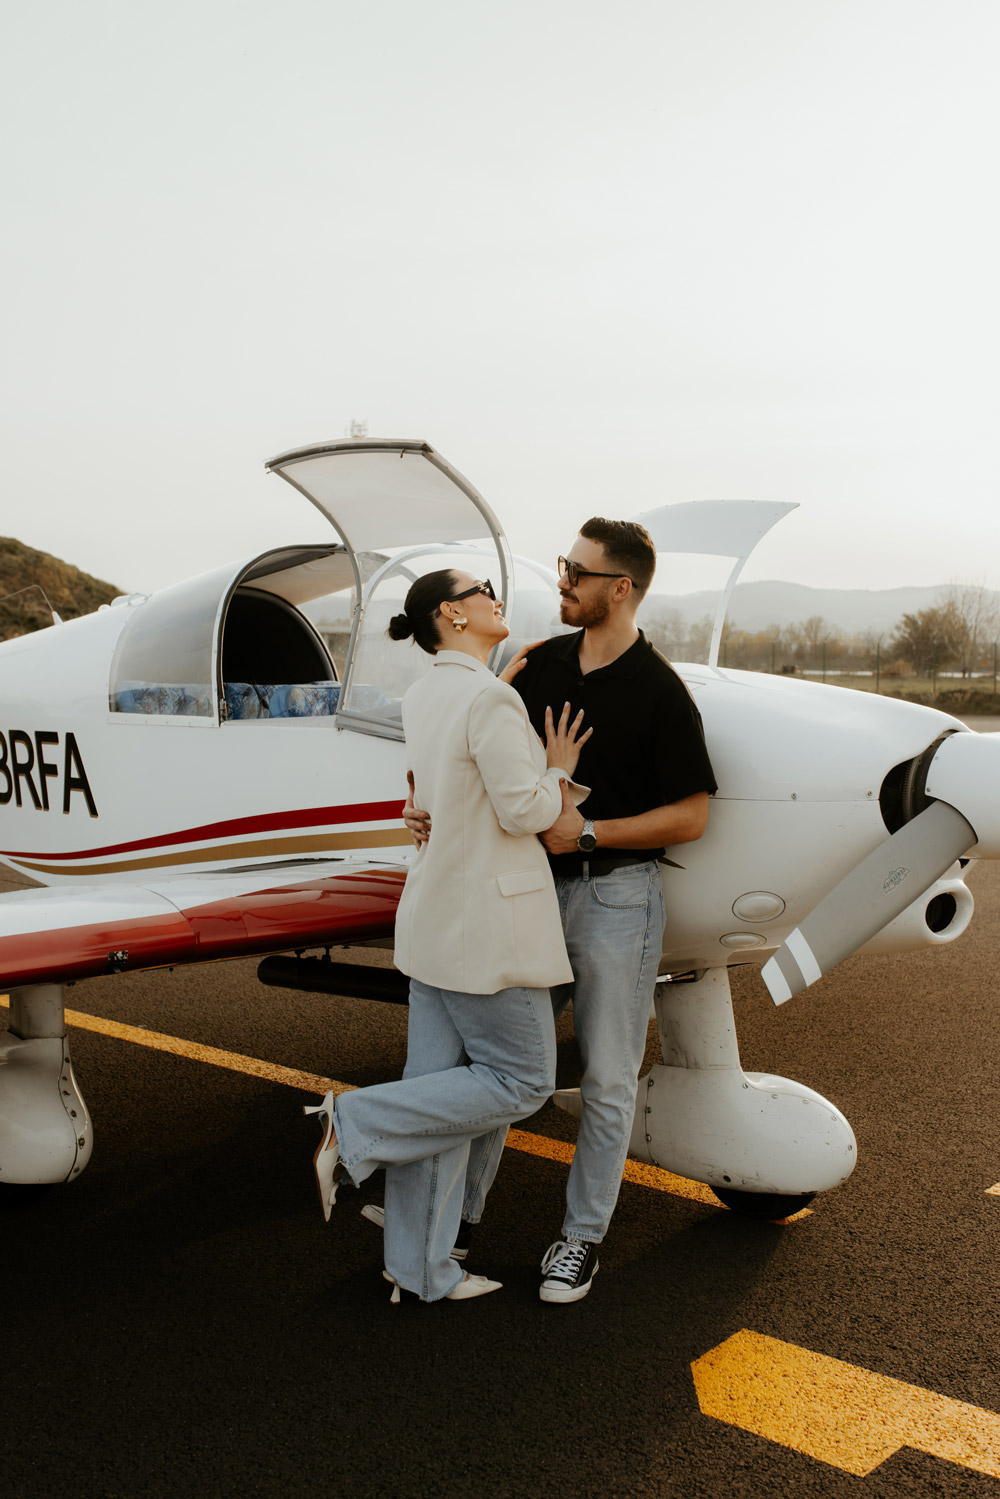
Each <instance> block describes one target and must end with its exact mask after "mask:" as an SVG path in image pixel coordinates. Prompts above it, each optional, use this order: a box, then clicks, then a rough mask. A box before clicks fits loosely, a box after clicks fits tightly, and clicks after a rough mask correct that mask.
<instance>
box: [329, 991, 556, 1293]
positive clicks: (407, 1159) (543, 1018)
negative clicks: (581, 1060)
mask: <svg viewBox="0 0 1000 1499" xmlns="http://www.w3.org/2000/svg"><path fill="white" fill-rule="evenodd" d="M555 1065H556V1038H555V1025H554V1022H553V1017H552V1001H551V998H550V995H549V991H548V989H501V990H499V992H498V993H496V994H460V993H457V992H455V991H454V990H451V989H435V988H433V987H432V986H431V985H429V984H422V983H420V982H419V980H417V979H411V980H410V1018H409V1035H408V1050H407V1059H406V1068H405V1070H404V1072H403V1076H402V1079H401V1080H400V1081H399V1082H392V1083H378V1084H376V1085H375V1086H374V1087H371V1088H360V1089H358V1090H357V1091H356V1092H353V1093H342V1094H341V1095H340V1097H339V1098H338V1099H337V1100H336V1105H335V1111H334V1112H335V1121H334V1127H335V1129H336V1132H337V1140H338V1143H339V1146H340V1156H341V1160H342V1161H343V1162H344V1165H345V1167H346V1169H347V1171H348V1173H349V1175H350V1176H351V1178H352V1180H353V1181H354V1182H355V1183H357V1184H359V1185H360V1183H361V1182H363V1181H364V1180H365V1178H366V1177H368V1176H370V1175H371V1173H372V1172H373V1171H377V1170H378V1169H379V1167H383V1166H384V1167H385V1168H386V1177H385V1267H386V1269H387V1270H388V1272H389V1274H390V1275H391V1276H392V1277H393V1279H394V1280H396V1281H398V1283H399V1284H400V1285H401V1286H402V1287H403V1288H404V1289H405V1290H407V1291H415V1292H416V1293H417V1295H418V1296H420V1297H421V1299H422V1300H423V1301H438V1300H440V1298H441V1297H443V1296H447V1294H448V1292H449V1291H451V1290H453V1289H454V1287H455V1286H457V1285H458V1283H459V1281H460V1280H461V1279H462V1278H463V1275H464V1271H463V1270H462V1268H461V1266H460V1265H458V1264H457V1263H456V1261H455V1260H453V1259H452V1258H451V1251H452V1249H453V1247H454V1244H455V1238H456V1235H457V1234H458V1228H459V1222H460V1219H461V1216H462V1197H463V1193H464V1191H465V1187H466V1168H467V1166H468V1163H469V1145H470V1142H471V1141H472V1140H474V1139H476V1138H477V1137H480V1136H482V1135H484V1134H485V1135H487V1136H489V1135H491V1134H492V1133H493V1132H494V1131H498V1132H499V1136H498V1138H500V1139H501V1142H502V1139H503V1138H505V1137H506V1133H507V1127H508V1126H509V1125H511V1124H516V1123H517V1122H518V1120H520V1119H524V1118H526V1117H527V1115H528V1114H532V1113H534V1111H535V1110H536V1109H538V1108H540V1107H541V1105H542V1104H543V1103H544V1102H545V1100H546V1099H547V1098H548V1097H549V1095H550V1094H551V1092H552V1090H553V1088H554V1087H555ZM491 1155H492V1152H491ZM491 1170H495V1163H492V1161H491ZM491 1180H492V1176H491Z"/></svg>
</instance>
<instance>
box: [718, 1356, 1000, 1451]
mask: <svg viewBox="0 0 1000 1499" xmlns="http://www.w3.org/2000/svg"><path fill="white" fill-rule="evenodd" d="M691 1370H692V1373H693V1374H694V1386H695V1390H696V1391H697V1394H698V1404H699V1405H700V1406H701V1409H702V1412H703V1413H704V1414H705V1415H706V1416H714V1418H715V1419H716V1420H717V1421H725V1422H726V1423H727V1424H728V1425H730V1426H739V1427H740V1428H741V1429H742V1430H743V1431H749V1432H753V1434H754V1435H755V1436H760V1437H765V1438H766V1439H767V1440H768V1441H769V1442H777V1443H780V1445H781V1446H782V1447H791V1448H792V1449H793V1450H794V1451H796V1452H804V1453H805V1454H806V1455H807V1456H808V1457H813V1458H816V1459H817V1460H818V1461H819V1462H822V1463H829V1465H830V1466H831V1467H834V1468H840V1469H841V1470H842V1471H843V1472H845V1473H853V1474H854V1475H855V1476H856V1477H858V1478H862V1477H865V1476H867V1475H868V1474H869V1473H872V1472H874V1470H875V1469H876V1468H877V1467H879V1466H880V1464H882V1463H884V1462H885V1460H886V1459H887V1458H889V1457H891V1456H892V1455H893V1453H895V1452H898V1451H899V1450H900V1448H902V1447H913V1448H915V1449H916V1451H918V1452H926V1453H928V1454H929V1455H930V1456H931V1457H939V1458H943V1459H944V1460H945V1462H950V1463H957V1464H958V1465H959V1466H960V1467H963V1468H971V1469H972V1471H973V1472H974V1473H986V1474H988V1475H989V1476H990V1477H991V1478H1000V1415H997V1414H996V1413H995V1412H993V1411H984V1410H980V1409H979V1407H978V1406H975V1405H966V1404H965V1403H964V1402H963V1401H961V1400H952V1399H951V1398H950V1397H949V1396H947V1395H936V1394H935V1393H934V1392H933V1390H924V1389H921V1388H920V1387H919V1386H918V1385H911V1384H904V1383H903V1381H902V1380H899V1379H890V1378H888V1377H887V1376H886V1375H884V1374H872V1373H871V1372H870V1371H869V1370H867V1369H859V1368H856V1367H855V1366H854V1365H853V1364H847V1363H843V1362H842V1361H841V1360H840V1359H836V1358H827V1357H826V1356H825V1355H824V1354H821V1353H812V1352H811V1351H810V1350H809V1349H808V1348H799V1347H797V1346H796V1345H795V1344H794V1343H782V1342H779V1341H778V1339H777V1338H767V1337H764V1336H763V1335H762V1334H761V1333H756V1332H748V1331H747V1330H746V1329H745V1328H744V1329H743V1331H742V1332H738V1333H735V1334H734V1336H733V1337H731V1338H727V1339H726V1341H725V1342H724V1343H720V1344H719V1345H718V1347H717V1348H713V1349H711V1351H710V1352H709V1353H706V1354H704V1355H703V1356H702V1357H701V1358H700V1359H696V1360H695V1362H694V1363H693V1364H692V1365H691Z"/></svg>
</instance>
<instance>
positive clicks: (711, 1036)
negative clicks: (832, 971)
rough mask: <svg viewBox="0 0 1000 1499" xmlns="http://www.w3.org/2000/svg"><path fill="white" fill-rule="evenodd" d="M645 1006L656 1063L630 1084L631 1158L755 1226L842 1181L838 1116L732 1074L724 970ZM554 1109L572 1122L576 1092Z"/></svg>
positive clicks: (791, 1087)
mask: <svg viewBox="0 0 1000 1499" xmlns="http://www.w3.org/2000/svg"><path fill="white" fill-rule="evenodd" d="M654 1003H655V1008H656V1020H657V1025H658V1027H659V1032H660V1047H661V1050H662V1054H663V1063H662V1065H658V1066H656V1067H652V1068H651V1069H650V1071H649V1072H648V1073H647V1074H646V1075H645V1077H643V1078H642V1079H641V1080H640V1082H639V1092H638V1096H637V1098H636V1106H635V1120H634V1123H633V1126H632V1136H631V1139H630V1141H629V1154H630V1155H633V1156H637V1157H638V1158H639V1159H640V1160H643V1161H648V1162H649V1163H650V1164H651V1165H653V1166H660V1167H663V1168H664V1169H665V1170H667V1171H671V1172H673V1173H674V1174H675V1175H677V1176H686V1177H688V1178H689V1179H690V1180H692V1181H699V1182H705V1183H707V1185H708V1186H710V1187H711V1189H712V1191H713V1192H714V1193H715V1195H716V1196H717V1197H718V1198H719V1200H720V1202H722V1203H724V1204H725V1206H726V1207H728V1208H732V1209H733V1211H734V1212H738V1213H744V1214H747V1215H749V1216H750V1217H754V1218H767V1219H779V1218H787V1217H790V1216H791V1214H793V1213H797V1212H799V1211H800V1210H801V1209H802V1208H804V1207H805V1206H806V1204H807V1203H809V1202H811V1201H812V1199H813V1197H815V1195H816V1193H817V1192H824V1191H827V1190H829V1188H831V1187H837V1186H839V1185H840V1184H841V1182H844V1181H846V1180H847V1178H848V1177H849V1176H850V1174H851V1172H852V1171H853V1170H854V1166H855V1163H856V1161H857V1142H856V1141H855V1138H854V1131H853V1130H852V1129H851V1126H850V1125H849V1124H848V1122H847V1120H846V1119H845V1118H844V1116H843V1114H841V1112H840V1110H839V1109H837V1108H835V1107H834V1105H833V1104H832V1103H830V1102H828V1100H827V1099H825V1098H823V1097H822V1095H821V1094H819V1093H814V1092H813V1090H812V1089H811V1088H806V1087H804V1086H803V1084H802V1083H796V1082H792V1081H791V1080H790V1079H789V1078H787V1077H774V1076H772V1075H771V1074H770V1073H766V1072H744V1071H743V1069H742V1067H741V1066H740V1054H739V1047H738V1045H737V1040H736V1026H735V1022H734V1020H733V1007H732V1000H731V997H730V992H729V970H728V969H727V968H709V969H705V970H703V971H702V972H700V973H698V974H696V975H695V978H694V980H693V981H692V982H685V983H673V984H671V983H661V984H659V985H657V990H656V998H655V1001H654ZM555 1102H556V1103H557V1104H559V1105H560V1107H562V1108H564V1109H567V1110H568V1111H569V1112H570V1113H571V1114H575V1115H576V1116H577V1118H579V1117H580V1114H581V1110H582V1103H581V1098H580V1092H579V1090H578V1089H572V1090H566V1091H563V1092H558V1093H556V1094H555Z"/></svg>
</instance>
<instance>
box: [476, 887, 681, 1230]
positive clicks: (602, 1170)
mask: <svg viewBox="0 0 1000 1499" xmlns="http://www.w3.org/2000/svg"><path fill="white" fill-rule="evenodd" d="M556 892H557V894H558V896H559V908H560V911H561V913H562V918H563V930H564V933H565V937H566V949H567V952H568V953H569V960H570V963H571V965H572V968H573V974H574V983H573V984H566V985H560V986H558V987H556V988H554V989H553V990H552V1004H553V1009H554V1012H555V1014H556V1015H559V1014H560V1013H561V1012H562V1010H563V1009H564V1008H565V1006H566V1004H567V1002H568V1000H569V999H570V997H571V996H572V1000H573V1026H574V1029H575V1031H576V1039H577V1043H578V1045H579V1047H580V1055H581V1058H582V1060H583V1069H584V1070H583V1080H582V1082H581V1084H580V1092H581V1094H582V1097H583V1118H582V1119H581V1121H580V1131H579V1134H578V1136H577V1143H576V1153H575V1155H574V1157H573V1164H572V1166H571V1167H570V1173H569V1181H568V1182H567V1185H566V1216H565V1218H564V1220H563V1226H562V1237H563V1238H564V1239H569V1238H573V1239H582V1240H584V1241H585V1242H586V1243H588V1244H599V1243H600V1242H601V1240H602V1239H603V1238H604V1235H605V1233H606V1232H607V1229H608V1224H609V1223H610V1221H611V1215H612V1213H613V1212H614V1210H615V1204H616V1203H617V1201H618V1193H619V1190H620V1188H621V1180H622V1170H623V1168H624V1165H625V1157H626V1156H627V1154H628V1141H629V1135H630V1134H631V1132H632V1119H633V1116H634V1114H635V1096H636V1089H637V1083H638V1076H639V1068H640V1067H641V1066H642V1057H643V1052H644V1050H645V1046H646V1031H647V1026H648V1022H649V1012H650V1007H651V1005H652V1001H653V989H654V987H655V984H656V972H657V968H658V966H659V961H660V954H661V951H662V947H663V928H664V924H665V913H664V906H663V888H662V886H661V884H660V872H659V866H658V865H657V863H656V861H655V860H654V859H651V860H649V861H648V862H646V863H642V864H630V865H626V866H625V867H624V868H622V869H615V870H613V871H612V872H611V873H610V874H606V875H600V876H599V877H598V878H596V879H591V880H585V879H582V878H574V879H564V878H560V877H557V879H556ZM505 1138H506V1132H502V1133H501V1134H500V1136H496V1135H493V1134H491V1135H486V1136H484V1137H483V1138H482V1139H480V1140H477V1141H476V1142H475V1143H474V1145H473V1147H472V1151H471V1156H470V1161H469V1175H468V1183H467V1187H466V1194H465V1203H464V1207H463V1210H462V1216H463V1217H464V1218H466V1219H467V1220H468V1221H469V1222H470V1223H478V1221H479V1219H480V1218H481V1217H482V1213H483V1206H484V1204H485V1201H486V1194H487V1192H488V1191H489V1188H490V1185H491V1184H492V1181H493V1177H494V1176H495V1174H496V1169H497V1166H498V1165H499V1163H500V1154H501V1152H502V1150H503V1142H504V1139H505Z"/></svg>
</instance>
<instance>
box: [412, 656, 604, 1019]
mask: <svg viewBox="0 0 1000 1499" xmlns="http://www.w3.org/2000/svg"><path fill="white" fill-rule="evenodd" d="M560 706H561V705H560ZM403 727H404V729H405V731H406V748H407V756H408V763H409V767H410V769H411V770H412V771H413V777H414V784H415V787H416V793H415V801H416V805H417V806H418V807H422V808H424V809H425V810H426V811H428V812H429V813H430V815H431V836H430V839H429V841H428V842H427V843H424V844H422V845H421V846H420V848H419V849H418V850H417V853H416V855H415V857H414V861H413V864H412V866H411V868H410V873H409V874H408V876H407V879H406V884H405V886H404V887H403V895H402V899H401V900H400V902H399V910H398V912H397V914H396V953H395V961H396V966H397V968H400V969H401V970H402V972H403V973H407V974H409V975H410V977H411V978H417V979H420V980H421V982H423V983H425V984H432V985H433V986H434V987H435V988H438V989H456V990H459V991H460V992H462V993H466V994H495V993H496V992H497V990H498V989H510V988H515V987H518V986H521V985H524V986H525V987H528V988H539V989H543V988H547V987H548V985H550V984H558V983H568V982H569V981H570V980H571V979H572V977H573V974H572V970H571V969H570V966H569V960H568V958H567V957H566V945H565V943H564V941H563V934H562V923H561V921H560V919H559V906H558V902H557V900H556V893H555V886H554V884H553V882H552V873H551V870H550V869H549V863H548V859H547V858H546V856H545V850H544V848H543V847H542V845H541V843H539V841H538V839H537V838H536V837H535V834H536V833H540V832H542V831H543V830H544V829H545V828H548V827H551V826H552V824H553V823H554V822H555V820H556V818H557V817H558V816H559V812H560V809H561V807H562V792H561V789H560V782H561V781H562V780H564V779H565V780H566V782H567V785H568V787H569V789H570V793H571V795H572V797H573V800H574V802H577V803H579V802H582V801H585V800H586V798H587V796H588V795H589V794H590V793H589V790H588V789H587V787H585V786H578V785H577V784H576V783H575V782H574V781H571V780H570V779H569V777H568V776H566V775H565V772H564V771H561V770H546V768H545V751H544V750H543V749H542V746H541V745H540V743H539V741H538V737H537V735H536V734H535V732H534V730H533V729H532V727H531V724H530V722H529V720H528V714H527V711H526V709H525V707H524V704H523V703H522V701H521V699H520V698H519V697H518V695H517V693H516V692H515V691H514V689H513V687H508V686H507V684H506V682H501V681H499V679H498V678H497V677H495V676H494V675H493V673H492V672H491V671H490V670H489V668H488V667H486V666H484V665H482V663H481V662H479V661H476V660H475V659H474V658H473V657H472V656H467V655H465V654H464V652H462V651H438V653H437V655H436V656H435V657H434V665H433V667H432V669H431V670H430V671H429V672H428V673H427V675H426V676H425V677H423V678H422V679H421V680H420V681H419V682H415V683H414V684H413V686H412V687H410V688H409V689H408V691H407V692H406V695H405V696H404V698H403Z"/></svg>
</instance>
